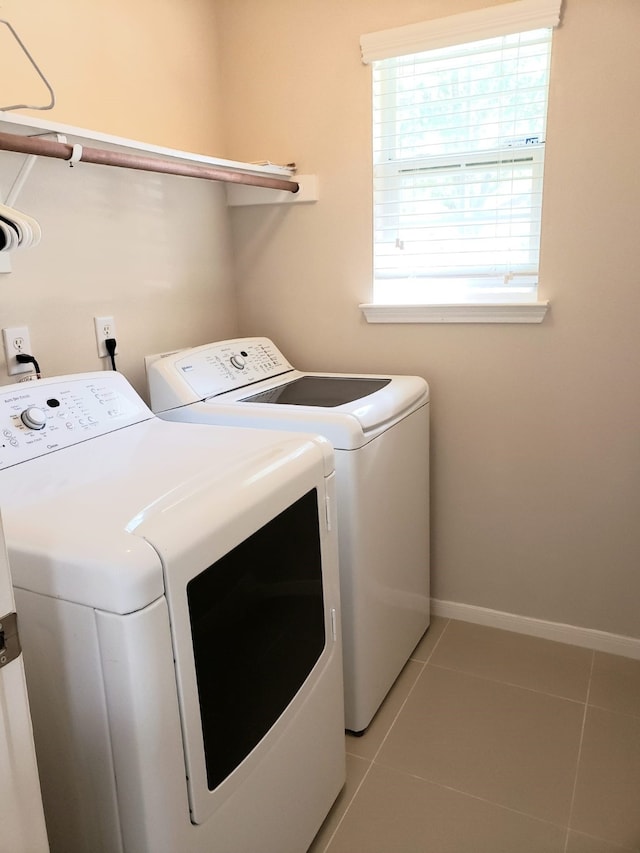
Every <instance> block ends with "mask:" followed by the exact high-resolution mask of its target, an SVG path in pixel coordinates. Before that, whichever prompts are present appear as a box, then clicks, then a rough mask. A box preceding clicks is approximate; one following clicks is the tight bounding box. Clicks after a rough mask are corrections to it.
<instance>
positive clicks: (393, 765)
mask: <svg viewBox="0 0 640 853" xmlns="http://www.w3.org/2000/svg"><path fill="white" fill-rule="evenodd" d="M346 748H347V783H346V786H345V788H344V789H343V791H342V793H341V794H340V796H339V798H338V800H337V801H336V803H335V805H334V807H333V809H332V811H331V812H330V813H329V816H328V817H327V819H326V821H325V822H324V824H323V825H322V828H321V829H320V832H319V833H318V835H317V836H316V838H315V840H314V842H313V844H312V846H311V848H310V850H309V853H627V851H640V661H638V660H631V659H628V658H622V657H616V656H614V655H608V654H603V653H600V652H592V651H591V650H589V649H582V648H578V647H576V646H568V645H564V644H562V643H555V642H551V641H550V640H541V639H538V638H535V637H527V636H524V635H522V634H514V633H511V632H508V631H500V630H497V629H494V628H485V627H482V626H479V625H472V624H470V623H466V622H457V621H454V620H449V619H442V618H438V617H434V618H433V620H432V624H431V627H430V628H429V631H428V632H427V634H426V635H425V637H424V639H423V640H422V642H421V643H420V644H419V645H418V647H417V648H416V650H415V652H414V653H413V655H412V657H411V659H410V660H409V662H408V663H407V665H406V666H405V668H404V669H403V671H402V673H401V674H400V676H399V678H398V680H397V681H396V683H395V685H394V687H393V688H392V690H391V692H390V693H389V695H388V696H387V699H386V700H385V702H384V704H383V705H382V707H381V708H380V710H379V711H378V713H377V715H376V717H375V718H374V720H373V722H372V724H371V725H370V726H369V728H368V729H367V731H366V733H365V734H364V736H363V737H361V738H357V737H352V736H349V735H347V738H346Z"/></svg>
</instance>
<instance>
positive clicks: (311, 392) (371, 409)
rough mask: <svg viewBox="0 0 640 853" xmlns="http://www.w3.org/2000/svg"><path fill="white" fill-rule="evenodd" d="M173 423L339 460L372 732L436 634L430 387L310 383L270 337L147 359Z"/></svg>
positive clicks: (360, 708)
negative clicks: (288, 435)
mask: <svg viewBox="0 0 640 853" xmlns="http://www.w3.org/2000/svg"><path fill="white" fill-rule="evenodd" d="M147 377H148V383H149V394H150V401H151V407H152V409H153V410H154V411H155V412H156V413H157V414H159V415H160V417H162V418H164V419H166V420H171V421H183V422H190V423H210V424H225V425H228V426H242V427H247V426H250V427H254V428H258V429H261V430H274V429H286V430H294V431H297V432H312V433H316V432H317V433H320V434H322V435H323V436H325V437H326V438H328V439H329V440H330V441H331V443H332V445H333V447H334V450H335V459H336V480H337V493H338V542H339V554H340V575H341V592H342V594H341V598H342V619H343V655H344V680H345V720H346V728H347V729H348V730H350V731H352V732H355V733H362V732H363V731H364V730H365V729H366V728H367V726H368V725H369V723H370V722H371V720H372V718H373V716H374V714H375V713H376V711H377V709H378V708H379V706H380V704H381V703H382V701H383V700H384V698H385V696H386V694H387V692H388V691H389V689H390V687H391V685H392V684H393V682H394V680H395V679H396V678H397V676H398V674H399V673H400V671H401V669H402V667H403V666H404V664H405V663H406V661H407V659H408V658H409V656H410V654H411V652H412V651H413V649H414V648H415V646H416V644H417V643H418V641H419V640H420V638H421V637H422V635H423V634H424V632H425V631H426V629H427V627H428V625H429V618H430V617H429V612H430V606H429V605H430V598H429V588H430V585H429V386H428V384H427V382H426V381H425V380H424V379H423V378H422V377H419V376H399V375H392V374H376V375H375V376H373V375H369V374H342V373H304V372H301V371H299V370H296V369H295V368H294V367H293V366H292V365H291V364H290V363H289V362H288V361H287V360H286V358H285V357H284V355H283V354H282V353H281V352H280V351H279V350H278V348H277V347H276V346H275V344H274V343H273V342H272V341H271V340H269V339H268V338H262V337H256V338H238V339H235V340H229V341H221V342H217V343H212V344H206V345H204V346H200V347H195V348H193V349H189V350H183V351H179V352H173V353H167V354H165V355H163V356H160V357H155V358H153V357H149V358H148V359H147Z"/></svg>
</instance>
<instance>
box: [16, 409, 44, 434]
mask: <svg viewBox="0 0 640 853" xmlns="http://www.w3.org/2000/svg"><path fill="white" fill-rule="evenodd" d="M20 420H21V421H22V423H23V424H24V425H25V426H26V427H28V428H29V429H43V428H44V426H45V424H46V422H47V416H46V415H45V413H44V412H43V411H42V409H39V408H38V407H37V406H29V408H28V409H25V410H24V412H22V414H21V415H20Z"/></svg>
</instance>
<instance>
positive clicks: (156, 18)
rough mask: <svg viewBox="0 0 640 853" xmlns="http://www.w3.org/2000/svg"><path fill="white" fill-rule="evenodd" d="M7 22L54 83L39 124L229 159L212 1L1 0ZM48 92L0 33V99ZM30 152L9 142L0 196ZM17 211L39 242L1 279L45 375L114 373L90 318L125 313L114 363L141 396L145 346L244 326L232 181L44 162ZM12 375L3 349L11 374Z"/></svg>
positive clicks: (4, 315)
mask: <svg viewBox="0 0 640 853" xmlns="http://www.w3.org/2000/svg"><path fill="white" fill-rule="evenodd" d="M0 17H2V18H6V19H8V20H10V21H11V23H12V24H13V26H14V27H15V29H16V30H17V31H18V32H19V34H20V36H21V38H22V39H23V41H24V42H25V43H26V44H27V46H28V48H29V49H30V50H31V52H32V53H33V55H34V57H35V58H36V60H37V62H38V63H39V65H40V66H41V67H42V69H43V71H45V72H46V74H47V76H48V77H49V79H50V81H51V82H52V84H53V86H54V89H55V91H56V96H57V105H56V107H55V109H54V110H53V111H51V112H46V113H40V114H38V117H39V118H41V119H47V118H49V119H50V120H51V121H54V122H58V123H62V124H70V125H76V126H79V127H84V128H89V129H91V130H98V131H102V132H105V133H110V134H115V135H118V136H124V137H129V138H133V139H139V140H142V141H148V142H151V143H155V144H159V145H163V146H167V147H174V148H181V149H183V150H188V151H196V152H202V153H209V154H212V155H214V156H225V154H224V151H223V148H222V131H221V126H220V122H219V113H218V109H217V97H218V95H217V39H216V28H215V19H214V15H213V7H212V5H211V3H209V2H208V0H186V2H184V3H181V4H179V5H176V4H174V3H170V2H167V0H160V2H157V0H140V2H136V3H135V4H131V3H126V2H124V0H114V2H112V3H109V4H106V5H105V4H94V3H89V4H78V3H76V2H74V0H59V2H56V3H54V4H51V3H49V2H47V0H33V1H32V2H30V3H28V4H25V3H22V2H20V0H3V2H2V3H1V4H0ZM44 96H46V92H43V89H42V86H41V84H39V83H38V79H37V77H36V76H35V75H34V74H33V72H31V70H30V66H29V64H28V62H26V60H24V57H22V56H21V54H20V52H19V51H17V50H16V49H15V46H14V45H13V43H12V40H11V39H10V36H9V34H8V31H7V30H6V28H5V27H0V105H6V104H9V103H16V102H23V101H27V102H28V103H34V102H35V103H38V102H42V99H43V97H44ZM21 114H22V115H25V114H26V113H25V111H21ZM2 129H3V130H9V129H10V128H7V126H4V127H3V128H2ZM93 144H95V145H96V146H97V147H99V143H93ZM22 161H23V156H22V155H17V154H10V153H5V152H0V200H4V198H5V196H6V192H7V190H8V188H9V186H10V185H11V183H12V182H13V180H14V178H15V176H16V174H17V172H18V169H19V167H20V164H21V163H22ZM15 206H16V207H17V208H18V209H23V210H24V211H25V212H26V213H28V214H30V215H31V216H34V217H35V218H36V219H37V220H38V221H39V222H40V224H41V226H42V230H43V238H42V243H41V244H40V246H39V247H37V248H35V249H28V250H24V251H18V252H14V253H12V259H11V260H12V266H13V272H12V273H11V274H9V275H2V274H0V325H1V326H2V327H7V326H14V325H20V326H22V325H27V326H28V327H29V329H30V333H31V343H32V349H33V351H34V354H35V356H36V358H37V359H38V361H39V363H40V366H41V368H42V370H43V371H44V372H45V373H46V374H48V375H55V374H60V373H74V372H82V371H87V370H100V369H106V368H107V364H106V361H107V360H106V359H105V360H102V361H101V360H100V359H99V358H98V355H97V351H96V343H95V336H94V329H93V317H94V316H102V315H113V316H114V317H115V321H116V328H117V340H118V349H119V352H120V355H119V357H118V359H117V364H118V368H119V369H120V370H121V371H122V372H123V373H124V374H125V375H126V376H127V378H128V379H129V380H130V381H131V382H132V383H133V384H134V386H135V387H136V389H137V390H138V391H139V392H141V393H143V394H144V392H145V379H144V367H143V358H144V356H145V355H147V354H151V353H156V352H162V351H167V350H171V349H175V348H178V347H184V346H188V345H192V344H200V343H205V342H207V341H209V340H211V339H213V338H224V337H228V336H230V335H233V334H235V333H236V331H237V311H236V297H235V292H234V289H233V280H232V273H231V248H230V238H229V222H228V216H227V208H226V201H225V195H224V187H223V186H222V185H221V184H216V183H211V182H207V181H200V180H196V179H191V178H178V177H172V176H160V175H152V174H148V173H143V172H133V171H130V170H121V169H116V168H110V167H103V166H91V165H86V164H79V165H77V166H76V167H75V168H73V169H70V168H69V166H68V164H66V163H64V162H62V161H55V160H46V159H44V158H40V159H39V160H38V161H37V162H36V165H35V168H34V170H33V172H32V174H31V176H30V178H29V180H28V182H27V184H26V186H25V188H24V189H23V191H22V193H21V195H20V197H19V199H18V200H17V202H16V205H15ZM12 381H14V379H12V378H10V377H8V376H7V375H6V373H5V365H4V352H1V353H0V384H6V383H9V382H12Z"/></svg>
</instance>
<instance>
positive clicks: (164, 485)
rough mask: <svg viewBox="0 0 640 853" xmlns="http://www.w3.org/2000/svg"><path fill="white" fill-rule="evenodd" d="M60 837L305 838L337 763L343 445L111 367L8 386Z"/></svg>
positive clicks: (11, 499) (83, 847) (24, 586)
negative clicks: (163, 408)
mask: <svg viewBox="0 0 640 853" xmlns="http://www.w3.org/2000/svg"><path fill="white" fill-rule="evenodd" d="M0 419H1V421H2V426H1V427H0V429H2V435H3V437H2V441H1V443H0V505H1V506H2V510H3V518H4V525H5V533H6V538H7V546H8V552H9V557H10V560H11V567H12V572H13V584H14V591H15V600H16V607H17V614H18V629H19V634H20V639H21V643H22V648H23V652H24V661H25V669H26V675H27V683H28V689H29V696H30V702H31V711H32V716H33V729H34V737H35V743H36V750H37V757H38V766H39V770H40V776H41V781H42V795H43V801H44V809H45V817H46V822H47V829H48V833H49V838H50V844H51V850H52V851H53V853H87V852H88V851H91V853H177V851H180V853H205V851H206V853H210V851H212V850H215V851H216V853H256V851H257V850H259V851H261V853H267V851H268V853H283V851H286V853H304V851H306V850H307V848H308V846H309V844H310V843H311V841H312V839H313V837H314V835H315V833H316V832H317V830H318V828H319V827H320V825H321V823H322V821H323V820H324V818H325V816H326V814H327V812H328V811H329V808H330V807H331V804H332V803H333V800H334V799H335V797H336V796H337V794H338V792H339V790H340V788H341V786H342V785H343V783H344V779H345V762H344V714H343V699H342V662H341V648H340V599H339V580H338V568H337V543H336V538H335V525H336V518H335V512H336V510H335V499H334V473H333V470H334V466H333V451H332V449H331V446H330V444H329V442H328V441H326V440H325V439H323V438H321V437H319V436H315V437H314V436H302V435H300V434H287V433H279V432H271V433H269V432H266V431H264V432H259V431H257V430H242V429H233V430H230V429H228V428H226V427H219V428H214V427H210V426H200V425H193V424H173V423H167V422H166V421H163V420H160V419H159V418H156V417H155V416H154V415H153V413H152V412H151V411H150V410H149V409H148V407H147V406H146V405H145V404H144V403H143V401H142V400H141V399H140V398H139V397H138V395H137V394H136V393H135V392H134V390H133V389H132V388H131V386H130V385H129V384H128V383H127V382H126V381H125V380H124V378H123V377H122V376H121V375H119V374H117V373H114V372H101V373H95V374H81V375H77V376H71V377H60V378H52V379H43V380H41V381H37V382H29V383H24V384H18V385H10V386H5V387H3V388H1V389H0Z"/></svg>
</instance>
